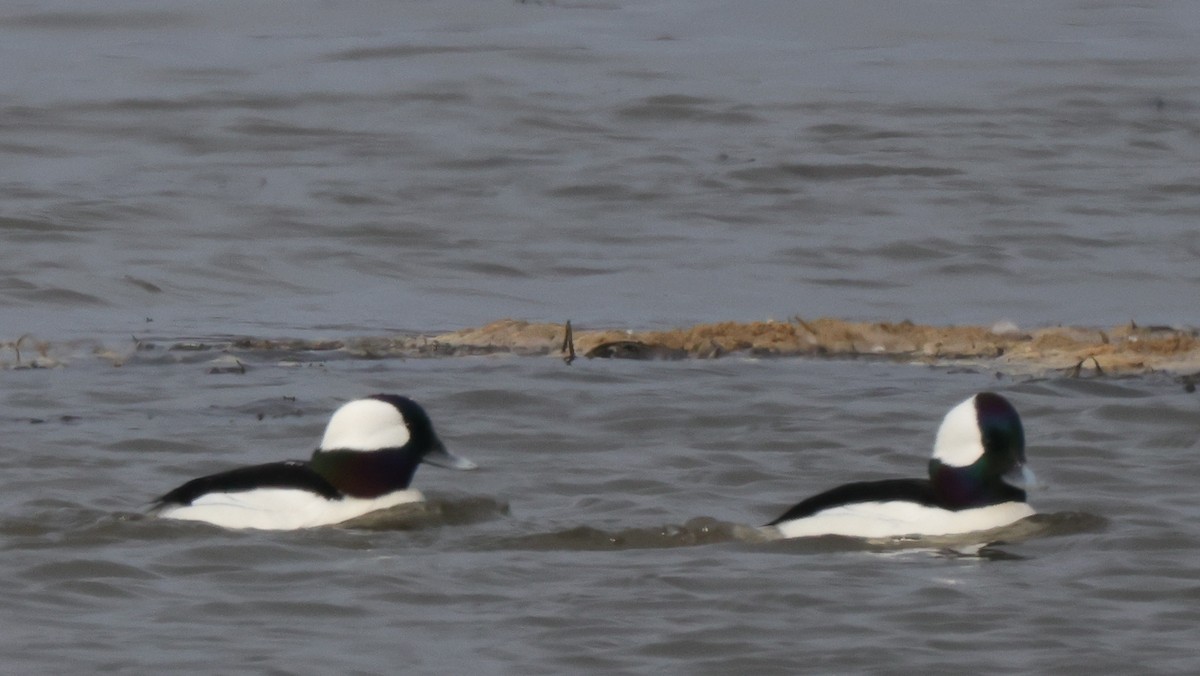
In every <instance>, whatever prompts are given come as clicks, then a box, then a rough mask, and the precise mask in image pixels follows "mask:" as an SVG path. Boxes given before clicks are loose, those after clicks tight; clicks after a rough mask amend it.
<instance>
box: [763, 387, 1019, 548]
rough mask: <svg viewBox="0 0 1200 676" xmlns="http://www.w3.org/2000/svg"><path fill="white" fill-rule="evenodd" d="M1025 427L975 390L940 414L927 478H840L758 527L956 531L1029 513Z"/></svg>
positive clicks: (889, 533) (884, 533) (790, 534)
mask: <svg viewBox="0 0 1200 676" xmlns="http://www.w3.org/2000/svg"><path fill="white" fill-rule="evenodd" d="M1033 482H1034V479H1033V472H1032V471H1031V470H1030V469H1029V468H1028V467H1026V465H1025V430H1024V428H1023V427H1022V426H1021V417H1020V416H1019V415H1017V410H1016V409H1015V408H1013V406H1012V404H1010V403H1009V402H1008V400H1007V399H1005V398H1004V397H1002V396H1000V395H998V394H994V393H992V392H982V393H980V394H976V395H975V396H973V397H971V398H970V399H967V400H966V401H964V402H962V403H961V404H959V405H958V406H955V407H954V408H953V409H951V410H950V412H949V413H947V414H946V417H945V419H944V420H943V421H942V426H941V427H940V428H939V429H938V433H937V440H936V441H935V442H934V445H933V459H932V460H930V461H929V478H928V479H885V480H882V481H864V482H858V483H851V484H846V485H844V486H839V487H837V488H834V489H831V490H828V491H826V492H824V493H821V494H819V495H815V496H813V497H811V498H808V499H807V500H804V501H803V502H801V503H800V504H798V505H796V506H795V507H792V508H791V509H789V510H788V511H787V512H785V513H784V514H783V516H780V517H779V518H778V519H775V520H774V521H772V522H771V523H769V524H767V526H766V527H765V528H766V529H767V530H774V531H775V532H776V533H777V534H778V535H781V536H782V537H785V538H796V537H809V536H817V535H844V536H850V537H863V538H886V537H899V536H905V535H926V536H936V535H958V534H963V533H973V532H976V531H983V530H990V529H992V528H999V527H1001V526H1006V525H1008V524H1010V523H1013V522H1015V521H1018V520H1020V519H1023V518H1025V517H1027V516H1031V515H1033V514H1034V510H1033V508H1032V507H1030V506H1029V505H1028V504H1027V503H1026V502H1025V491H1024V490H1023V487H1024V486H1026V485H1032V484H1033Z"/></svg>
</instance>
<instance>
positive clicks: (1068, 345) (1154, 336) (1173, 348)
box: [0, 317, 1200, 385]
mask: <svg viewBox="0 0 1200 676" xmlns="http://www.w3.org/2000/svg"><path fill="white" fill-rule="evenodd" d="M568 326H569V324H546V323H533V322H527V321H521V320H517V319H503V320H500V321H496V322H492V323H491V324H488V325H486V326H481V327H478V328H471V329H462V330H460V331H454V332H451V333H442V334H428V335H405V334H393V335H389V336H368V337H358V338H342V339H329V340H302V339H269V338H253V337H248V338H238V339H233V340H212V341H192V342H176V343H170V344H160V345H150V344H148V343H145V342H143V341H139V340H137V339H136V338H134V339H133V342H132V344H131V345H128V346H121V347H119V348H111V347H92V348H90V349H88V350H87V352H89V353H90V354H91V356H93V357H96V358H100V359H103V360H106V361H108V362H110V363H112V364H113V365H116V366H120V365H122V364H124V363H126V362H129V361H130V360H138V359H139V357H141V358H150V357H151V356H152V355H162V354H163V351H166V352H167V353H172V354H179V355H183V354H189V353H190V354H195V355H199V354H201V353H207V354H208V355H210V356H211V357H210V358H211V359H213V362H214V363H217V362H221V363H220V364H218V365H217V367H214V368H218V369H219V370H215V371H214V372H237V370H238V369H237V368H226V367H228V366H229V364H230V363H233V364H235V365H237V366H240V362H238V361H237V356H238V355H239V354H241V355H247V356H250V355H255V354H260V355H261V354H263V353H271V354H281V355H290V357H289V358H293V359H307V360H319V359H321V354H323V353H324V354H329V353H337V354H338V355H339V356H341V357H344V358H346V357H348V358H368V359H369V358H392V357H455V356H464V355H479V354H514V355H522V356H554V357H556V358H563V359H564V360H566V361H568V363H569V362H570V361H571V360H572V359H573V358H581V359H603V358H608V359H715V358H720V357H727V356H734V355H738V356H744V357H814V358H816V357H821V358H843V359H845V358H874V359H886V360H892V361H899V362H907V363H921V364H936V365H947V366H953V365H964V366H967V365H969V366H974V367H979V368H986V369H992V370H995V371H997V372H1001V373H1009V374H1039V373H1048V372H1051V371H1058V372H1061V373H1064V374H1066V375H1070V376H1080V375H1087V376H1111V375H1133V374H1146V373H1154V372H1166V373H1170V374H1175V375H1178V376H1181V377H1182V378H1183V379H1184V380H1185V384H1186V385H1191V384H1192V383H1193V381H1200V331H1197V330H1196V329H1181V328H1174V327H1163V326H1138V325H1137V324H1135V323H1132V322H1131V323H1129V324H1126V325H1121V326H1115V327H1112V328H1107V329H1096V328H1082V327H1069V326H1054V327H1047V328H1039V329H1033V330H1029V331H1022V330H1020V329H1018V328H1017V327H1015V326H1013V325H1011V324H1008V323H1001V324H997V325H995V326H990V327H989V326H929V325H922V324H914V323H912V322H908V321H904V322H898V323H892V322H852V321H846V320H843V319H832V318H821V319H809V320H805V319H801V318H799V317H795V318H792V319H791V320H788V321H762V322H720V323H716V324H697V325H695V326H691V327H687V328H678V329H671V330H666V331H638V330H619V329H611V328H608V329H587V328H582V327H572V328H571V330H570V339H569V340H568ZM71 352H72V351H71V350H64V349H63V346H55V345H54V344H53V343H50V342H44V341H38V340H36V339H34V338H31V337H28V336H22V337H21V338H19V339H17V340H13V341H8V342H0V368H10V369H11V368H50V367H55V366H62V365H65V364H66V363H68V362H69V361H72V360H74V359H78V358H79V356H80V355H79V354H78V352H79V350H74V352H75V354H70V353H71ZM189 361H191V359H189Z"/></svg>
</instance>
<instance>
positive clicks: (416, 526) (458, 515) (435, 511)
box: [339, 497, 509, 531]
mask: <svg viewBox="0 0 1200 676" xmlns="http://www.w3.org/2000/svg"><path fill="white" fill-rule="evenodd" d="M508 513H509V507H508V503H507V502H503V501H500V500H494V499H492V498H487V497H465V498H436V499H427V500H426V501H425V502H416V503H409V504H404V505H397V506H395V507H392V508H391V509H382V510H379V511H377V512H371V513H370V514H364V515H362V516H360V517H358V518H355V519H351V520H349V521H346V522H344V523H342V524H339V526H340V527H343V528H355V529H361V530H380V531H385V530H424V529H427V528H437V527H440V526H461V525H465V524H471V523H478V522H480V521H490V520H491V519H495V518H498V517H501V516H506V515H508Z"/></svg>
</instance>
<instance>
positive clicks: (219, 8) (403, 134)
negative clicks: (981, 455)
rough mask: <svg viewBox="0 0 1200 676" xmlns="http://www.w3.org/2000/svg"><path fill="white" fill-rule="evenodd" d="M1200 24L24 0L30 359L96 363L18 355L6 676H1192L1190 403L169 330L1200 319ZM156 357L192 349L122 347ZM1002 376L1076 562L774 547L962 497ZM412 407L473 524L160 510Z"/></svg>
mask: <svg viewBox="0 0 1200 676" xmlns="http://www.w3.org/2000/svg"><path fill="white" fill-rule="evenodd" d="M1198 29H1200V11H1198V10H1197V9H1196V8H1195V6H1194V5H1193V4H1192V3H1187V2H1162V3H1143V6H1131V5H1129V4H1128V3H1119V2H1098V1H1097V2H1091V1H1086V0H1085V1H1081V2H1005V3H988V4H986V5H982V4H980V3H944V2H910V3H903V5H902V6H901V5H894V4H893V3H885V2H876V1H863V2H849V3H847V2H838V3H833V2H828V3H825V2H821V3H792V2H781V1H780V2H776V1H770V2H758V3H747V4H743V5H738V4H729V3H716V2H707V1H684V0H661V1H659V2H624V1H622V0H616V1H614V2H604V1H597V2H586V1H583V2H550V1H548V2H544V3H536V2H525V3H519V2H509V1H506V0H495V1H489V2H484V1H471V2H468V1H465V0H446V1H440V2H424V1H422V2H359V3H350V2H342V1H336V0H335V1H332V2H262V3H241V2H227V1H218V2H210V3H186V2H172V1H170V0H168V1H165V2H156V3H147V2H120V1H118V2H110V3H104V4H102V5H87V6H84V7H80V6H78V5H77V3H65V2H62V3H57V2H38V3H32V2H30V3H8V4H6V5H4V6H2V7H0V342H5V343H11V342H12V341H15V340H16V339H17V338H18V337H20V336H21V335H23V334H26V333H30V334H33V336H35V338H37V339H42V340H48V341H51V342H52V343H54V344H55V345H58V346H63V345H65V346H67V348H68V349H66V351H65V352H63V353H62V355H63V358H64V359H65V360H66V362H67V365H66V367H65V368H61V369H54V370H12V371H4V372H0V383H2V385H0V401H2V408H0V430H2V431H3V434H2V435H0V467H2V473H0V477H2V479H0V547H2V548H3V556H0V575H2V578H3V579H4V580H5V581H6V582H7V584H6V592H5V594H3V595H0V623H2V626H0V657H2V658H3V660H4V664H5V665H6V666H5V669H6V670H8V671H12V672H13V673H37V672H42V673H62V672H63V671H65V670H68V669H70V670H77V671H81V670H87V671H94V670H97V669H105V670H109V671H125V672H129V673H149V672H159V671H165V670H171V671H173V672H180V673H211V672H213V671H234V670H242V671H257V672H264V673H327V672H331V671H339V672H345V673H356V672H358V673H383V672H392V671H403V672H409V673H422V672H423V673H456V672H458V673H507V674H528V673H569V672H580V671H588V670H591V671H628V672H644V673H645V672H655V673H687V674H704V673H712V674H722V673H795V672H804V671H814V672H847V671H896V672H900V671H917V670H920V671H924V672H929V673H958V672H961V671H962V670H964V669H965V668H969V669H972V670H977V671H987V672H1009V673H1017V672H1020V673H1025V672H1028V671H1043V672H1046V671H1054V672H1062V673H1094V672H1096V671H1097V670H1106V671H1112V670H1116V671H1126V672H1142V673H1144V672H1179V673H1184V672H1193V671H1195V669H1196V662H1197V660H1196V659H1195V658H1194V656H1193V655H1194V648H1193V644H1194V641H1195V635H1196V632H1195V626H1196V625H1197V622H1198V620H1200V606H1198V604H1197V601H1198V600H1200V570H1198V567H1197V564H1196V561H1197V560H1198V557H1197V544H1196V543H1197V541H1198V537H1197V536H1198V535H1200V533H1198V530H1200V527H1198V526H1197V525H1196V521H1197V518H1196V517H1197V514H1198V512H1200V498H1197V497H1196V495H1197V494H1196V492H1195V490H1194V486H1195V485H1196V479H1197V474H1198V473H1197V471H1196V469H1195V467H1196V464H1195V454H1196V450H1197V446H1198V443H1197V432H1198V428H1200V425H1198V421H1200V418H1198V417H1197V414H1198V413H1200V411H1198V408H1200V405H1198V401H1197V399H1196V395H1195V394H1189V393H1187V392H1185V391H1184V389H1183V387H1182V386H1181V385H1180V384H1179V383H1178V382H1176V381H1175V380H1173V379H1172V378H1171V377H1168V376H1161V377H1159V376H1149V377H1143V378H1139V379H1133V380H1111V379H1096V380H1071V379H1061V378H1049V379H1028V378H1018V379H1011V378H1008V377H1001V378H997V377H996V376H995V375H994V374H991V373H987V372H970V371H967V372H961V371H957V370H949V369H934V370H930V369H926V368H923V367H914V366H904V365H893V364H883V363H877V362H870V361H858V362H820V361H802V360H777V361H750V360H743V359H738V358H730V359H723V360H719V361H711V362H696V361H691V362H675V363H662V362H659V363H628V362H600V361H590V362H589V361H582V362H576V363H575V364H574V365H573V366H570V367H567V366H565V365H563V364H562V363H561V362H559V361H557V360H554V359H533V358H528V359H517V358H463V359H442V360H429V361H423V360H409V361H401V360H383V361H365V360H353V359H345V358H338V357H337V355H329V354H310V355H303V354H302V355H282V354H270V353H263V354H257V355H248V356H247V355H243V359H244V360H245V361H246V362H247V363H248V366H249V370H248V371H247V372H246V373H245V374H233V373H225V374H210V373H208V363H207V362H208V360H210V359H211V358H212V356H214V355H212V354H198V353H179V352H168V351H166V350H165V349H162V348H163V346H166V345H169V344H171V343H172V342H174V341H176V340H178V339H180V338H185V337H199V338H207V337H213V336H224V335H230V334H235V335H236V334H248V335H253V336H259V337H270V336H307V337H312V336H321V337H346V336H353V335H362V334H371V333H376V334H378V333H382V332H384V331H386V330H389V329H399V330H406V331H437V330H445V329H454V328H459V327H463V326H474V325H478V324H481V323H484V322H487V321H491V320H493V319H497V318H500V317H505V316H514V317H520V318H524V319H533V320H549V321H562V320H564V319H567V318H571V319H573V320H575V322H576V325H578V326H608V325H618V326H635V327H639V328H643V327H655V326H668V325H678V324H690V323H694V322H701V321H711V320H723V319H763V318H766V317H770V316H775V317H780V318H784V317H788V316H791V315H792V314H796V313H799V314H802V315H805V316H813V315H834V316H840V317H848V318H868V319H888V320H900V319H906V318H907V319H913V320H915V321H922V322H930V323H960V322H983V323H991V322H993V321H997V320H1000V319H1009V320H1012V321H1014V322H1017V323H1019V324H1020V325H1022V326H1033V325H1040V324H1048V323H1057V322H1065V323H1080V324H1091V325H1104V324H1112V323H1119V322H1124V321H1127V320H1129V319H1136V320H1138V321H1140V322H1144V323H1150V322H1154V323H1165V324H1183V325H1192V326H1194V325H1196V324H1197V323H1198V322H1197V318H1196V301H1195V298H1196V297H1197V292H1198V291H1200V272H1198V270H1200V268H1198V267H1197V259H1198V257H1200V230H1198V228H1197V215H1200V175H1198V173H1197V169H1196V167H1197V166H1200V86H1198V85H1197V79H1196V78H1197V73H1200V50H1198V49H1197V47H1196V41H1195V36H1196V34H1197V33H1198V32H1200V31H1198ZM134 335H136V336H137V337H138V338H140V339H143V340H147V341H152V342H155V343H157V344H158V345H159V346H160V347H159V349H157V350H151V351H147V352H144V353H138V354H137V355H135V356H134V358H133V359H132V360H130V361H129V362H128V363H126V364H125V366H123V367H121V368H117V369H114V368H111V367H110V366H108V365H107V363H106V362H103V361H101V360H97V359H94V358H92V357H91V356H90V354H89V353H90V351H91V350H92V349H93V348H94V347H96V346H102V347H106V348H110V349H116V350H118V351H120V350H127V349H128V345H130V344H131V342H130V340H131V338H130V337H131V336H134ZM25 345H26V350H29V349H35V348H31V347H30V346H31V345H32V343H26V344H25ZM26 355H28V352H26ZM294 357H299V361H298V362H297V361H295V360H294V359H293V358H294ZM13 359H14V353H13V351H12V349H11V347H2V348H0V361H4V362H6V363H10V364H11V363H12V362H13ZM296 363H299V364H300V365H299V366H294V364H296ZM284 364H293V366H285V365H284ZM985 388H991V389H997V390H998V391H1001V392H1003V393H1005V394H1006V395H1007V396H1009V397H1010V398H1011V399H1012V400H1013V402H1014V403H1015V404H1016V405H1017V407H1018V409H1019V410H1021V412H1022V413H1023V415H1024V417H1025V421H1026V427H1027V430H1028V437H1029V441H1030V451H1029V454H1030V458H1031V460H1032V462H1033V463H1034V464H1035V466H1036V468H1037V469H1038V470H1039V472H1040V474H1041V476H1042V478H1043V479H1044V480H1045V482H1046V483H1047V486H1046V488H1045V489H1044V490H1043V491H1041V492H1040V493H1039V494H1037V495H1035V497H1034V502H1035V505H1036V506H1037V507H1038V508H1039V509H1040V510H1041V511H1043V512H1045V513H1046V514H1047V515H1048V516H1047V517H1046V519H1045V520H1044V521H1042V522H1041V526H1040V528H1041V529H1040V531H1039V532H1038V533H1037V534H1036V536H1034V537H1014V538H1013V542H1011V543H1009V544H1004V545H998V546H996V547H994V548H992V549H989V550H985V551H984V552H982V553H981V555H980V556H975V557H962V556H955V555H952V554H949V553H946V552H937V551H930V550H899V551H896V550H892V549H890V548H885V549H879V548H870V547H865V548H864V547H862V546H860V545H856V544H853V543H848V542H844V541H834V542H830V541H826V540H818V541H813V542H792V543H775V544H764V543H757V542H752V541H748V540H747V539H745V538H743V537H739V536H738V530H737V528H736V527H735V525H736V524H750V525H753V524H758V523H761V522H763V521H765V520H768V519H770V518H772V517H774V516H776V515H777V514H778V513H779V511H780V510H781V509H783V508H786V507H787V506H789V505H790V504H792V503H794V502H795V501H796V500H798V499H799V498H801V497H804V496H805V495H807V494H810V493H812V492H814V491H816V490H819V489H821V488H823V487H826V486H828V485H830V484H833V483H837V482H843V481H849V480H854V479H860V478H875V477H883V476H893V475H901V476H903V475H919V474H920V473H921V471H922V470H923V467H924V465H925V461H926V457H927V453H928V449H929V446H930V444H931V443H932V437H933V431H934V429H935V427H936V425H937V422H938V420H939V419H940V417H941V415H942V414H943V413H944V411H945V410H946V409H947V408H948V407H950V406H951V405H953V404H955V403H957V402H958V401H961V400H962V399H963V398H965V397H966V396H968V395H969V394H970V393H972V392H974V391H977V390H980V389H985ZM374 391H399V392H404V393H407V394H410V395H412V396H414V397H416V398H417V399H418V400H420V401H422V402H424V403H425V404H426V405H427V407H428V408H429V410H430V411H431V413H432V415H433V417H434V420H435V422H436V423H437V424H438V426H439V428H440V430H441V433H442V435H443V437H444V438H445V439H446V441H447V442H448V443H449V444H450V445H451V446H452V447H453V448H454V450H456V451H458V452H461V453H462V454H464V455H467V456H468V457H471V458H472V459H474V460H476V461H477V462H479V463H480V464H481V465H483V469H482V470H481V471H479V472H476V473H473V474H466V473H450V472H441V471H439V470H436V469H423V470H422V471H421V472H420V473H418V475H417V484H418V485H419V486H420V487H422V488H423V489H425V490H426V491H427V492H428V493H429V494H430V496H431V497H432V503H431V510H430V512H429V513H425V514H419V515H415V516H412V517H411V518H408V519H407V520H400V521H391V522H386V523H382V524H374V527H373V528H363V529H321V530H317V531H311V532H302V533H266V534H264V533H235V532H225V531H220V530H217V529H210V528H207V527H204V526H197V525H188V524H182V525H181V524H171V523H164V522H156V521H153V520H146V519H141V518H138V514H139V512H140V510H141V508H142V507H143V505H144V503H145V502H146V501H148V500H149V499H151V498H152V497H154V496H155V495H156V494H158V493H160V492H162V491H163V490H166V489H168V488H170V487H172V486H174V485H176V484H178V483H179V482H181V481H182V480H184V479H187V478H190V477H192V476H196V475H198V474H201V473H205V472H210V471H215V470H218V469H222V468H225V467H230V466H233V465H238V464H244V463H250V462H259V461H267V460H272V459H280V458H285V457H302V456H304V455H307V453H308V452H309V451H310V450H311V448H312V446H313V444H315V442H316V440H317V439H318V436H319V433H320V430H321V427H322V425H323V424H324V421H325V418H326V416H327V415H328V413H329V411H330V410H332V408H333V407H334V406H336V405H337V404H338V403H339V402H341V401H342V400H344V399H347V398H351V397H355V396H360V395H362V394H365V393H369V392H374ZM368 525H370V524H368Z"/></svg>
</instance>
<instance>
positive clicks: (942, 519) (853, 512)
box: [774, 501, 1035, 538]
mask: <svg viewBox="0 0 1200 676" xmlns="http://www.w3.org/2000/svg"><path fill="white" fill-rule="evenodd" d="M1034 513H1035V512H1034V510H1033V508H1032V507H1030V506H1029V505H1028V504H1026V503H1024V502H1005V503H1001V504H999V505H988V506H987V507H976V508H974V509H963V510H960V511H957V512H954V511H950V510H946V509H938V508H936V507H926V506H925V505H920V504H917V503H914V502H898V501H897V502H860V503H854V504H850V505H842V506H840V507H832V508H830V509H827V510H824V511H822V512H819V513H817V514H814V515H813V516H809V517H805V518H803V519H793V520H792V521H784V522H783V523H780V524H776V525H775V526H774V528H776V529H777V530H778V531H779V534H780V535H782V536H783V537H785V538H800V537H812V536H817V535H845V536H849V537H860V538H883V537H899V536H902V535H956V534H960V533H973V532H975V531H981V530H989V529H991V528H999V527H1000V526H1005V525H1008V524H1010V523H1012V522H1014V521H1018V520H1020V519H1023V518H1025V517H1027V516H1032V515H1033V514H1034Z"/></svg>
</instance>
